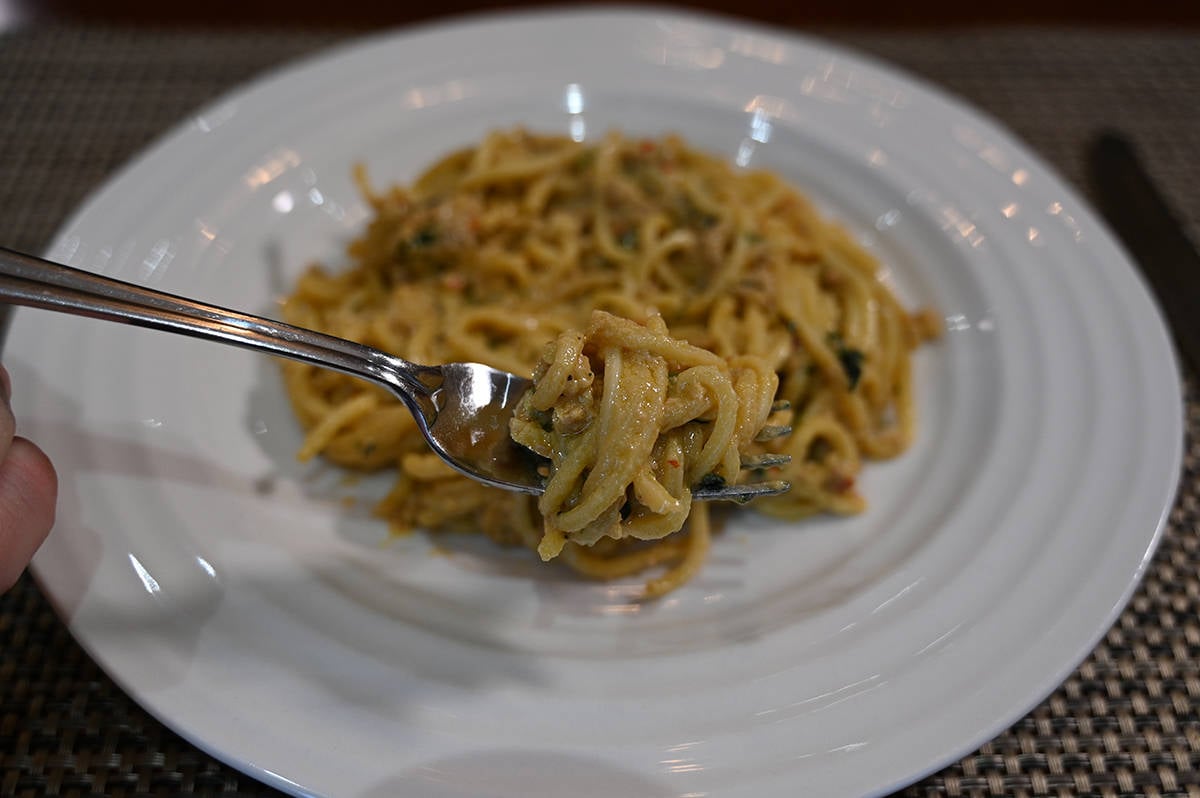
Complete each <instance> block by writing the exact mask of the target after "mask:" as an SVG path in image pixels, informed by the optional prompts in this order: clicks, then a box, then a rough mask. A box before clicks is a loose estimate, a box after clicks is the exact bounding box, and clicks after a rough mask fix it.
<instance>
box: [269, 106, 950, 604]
mask: <svg viewBox="0 0 1200 798" xmlns="http://www.w3.org/2000/svg"><path fill="white" fill-rule="evenodd" d="M355 178H356V180H357V181H358V183H359V185H360V188H361V190H362V191H363V193H364V195H365V196H366V198H367V200H368V202H369V203H370V205H371V207H372V209H373V211H374V217H373V219H372V221H371V222H370V223H369V225H368V227H367V229H366V231H365V233H364V234H363V235H362V237H360V238H359V239H357V240H356V241H354V242H353V243H352V244H351V245H350V247H349V250H348V252H349V256H350V258H351V259H352V261H353V267H352V268H350V269H348V270H346V271H342V272H338V273H332V272H328V271H325V270H323V269H321V268H320V267H313V268H311V269H310V270H309V271H308V272H307V273H306V274H305V275H304V276H303V277H302V278H301V279H300V280H299V281H298V282H297V284H296V287H295V290H294V292H293V293H292V295H291V296H290V297H288V298H287V300H286V302H285V304H284V313H285V317H286V318H287V320H288V321H290V322H292V323H295V324H299V325H302V326H307V327H312V328H314V329H318V330H322V331H325V332H328V333H331V334H333V335H338V336H341V337H345V338H350V339H352V340H356V341H360V342H362V343H365V344H368V345H371V346H377V347H379V348H382V349H385V350H388V351H392V352H395V353H397V354H400V355H402V356H404V357H406V358H408V359H410V360H414V361H417V362H422V363H445V362H451V361H476V362H483V363H487V364H489V365H492V366H496V367H498V368H502V369H505V370H508V371H513V372H516V373H518V374H523V375H527V376H533V378H534V388H533V390H531V391H530V393H529V394H527V395H526V396H525V397H524V398H523V399H522V402H521V404H520V406H519V407H518V411H517V415H516V417H515V418H514V422H513V428H512V435H513V437H514V439H515V440H517V441H518V442H520V443H522V444H523V445H526V446H528V447H529V448H531V449H533V450H534V451H537V452H539V453H541V454H543V455H544V456H546V457H548V458H549V459H550V461H551V467H550V474H549V477H548V482H547V488H546V492H545V494H544V495H543V496H541V497H538V498H537V499H534V498H531V497H528V496H523V495H520V494H515V493H508V492H505V491H500V490H497V489H493V488H487V487H484V486H483V485H480V484H478V483H475V482H473V481H472V480H469V479H467V478H465V477H462V476H459V475H458V474H456V473H455V472H454V471H452V470H451V469H450V468H448V467H446V466H445V465H444V464H442V463H441V461H440V460H438V458H437V457H436V455H433V454H432V453H430V452H429V450H428V447H427V446H426V445H425V443H424V441H423V439H422V438H421V436H420V434H419V432H418V430H417V428H416V425H415V423H414V422H413V420H412V419H411V417H409V416H408V413H407V411H406V410H405V409H404V408H403V406H402V405H401V404H400V403H399V402H398V400H396V399H394V398H393V397H391V396H389V395H388V394H387V393H386V392H385V391H383V390H381V389H379V388H377V387H375V386H371V385H368V384H365V383H363V382H361V381H358V380H355V379H353V378H350V377H347V376H345V375H341V374H338V373H335V372H331V371H324V370H321V369H317V368H313V367H311V366H306V365H303V364H299V363H294V362H285V363H283V368H284V372H285V380H286V384H287V388H288V393H289V396H290V398H291V401H292V405H293V408H294V410H295V412H296V414H297V417H298V418H299V420H300V422H301V423H302V424H303V425H304V427H305V428H306V429H307V430H308V437H307V440H306V441H305V444H304V446H303V448H302V454H303V455H304V456H313V455H315V454H318V453H319V454H321V455H322V456H324V457H325V458H327V459H329V460H330V461H332V462H334V463H337V464H339V465H341V466H345V467H348V468H354V469H361V470H374V469H380V468H395V469H397V471H398V478H397V480H396V483H395V486H394V488H393V490H392V491H391V493H390V494H389V495H388V497H387V498H386V499H384V501H383V502H382V503H381V504H380V505H379V507H378V508H377V511H378V512H379V514H380V515H381V516H382V517H384V518H386V519H387V520H388V522H389V524H390V526H391V528H392V529H393V530H394V531H397V532H399V531H404V530H409V529H413V528H417V527H421V528H426V529H437V530H456V529H457V530H465V531H482V532H484V533H485V534H487V535H488V536H489V537H491V538H492V539H494V540H496V541H498V542H501V543H506V544H514V545H523V546H526V547H529V548H531V549H536V550H537V551H538V552H539V553H540V554H541V555H542V557H543V558H544V559H551V558H555V557H557V558H558V559H560V560H561V561H562V562H565V563H566V564H567V565H568V566H570V567H571V568H573V569H575V570H577V571H578V572H580V573H581V574H583V575H585V576H588V577H592V578H596V579H614V578H623V577H626V576H630V575H633V574H640V573H643V572H645V571H647V570H649V569H657V570H658V571H659V572H658V573H656V574H651V575H650V577H649V578H648V581H647V582H646V586H645V590H644V595H645V596H647V597H650V596H657V595H662V594H663V593H666V592H669V591H670V590H672V589H674V588H676V587H678V586H679V585H680V584H682V583H683V582H684V581H686V580H687V579H689V578H690V577H691V576H693V575H694V574H695V573H696V572H697V570H699V568H700V567H701V566H702V564H703V561H704V559H705V557H706V554H707V551H708V548H709V544H710V537H711V533H712V531H713V530H714V528H715V527H714V524H715V519H714V518H713V517H712V513H711V511H710V508H709V507H708V505H707V504H706V503H704V502H694V503H693V502H692V500H691V489H692V487H694V486H695V485H697V484H700V483H701V482H702V481H706V480H708V481H711V480H718V481H720V482H728V483H732V482H734V481H736V480H738V479H739V474H740V471H741V462H742V459H743V458H745V457H748V456H752V455H755V454H764V453H783V454H788V455H791V457H792V462H791V463H790V464H788V465H786V466H783V467H781V468H779V469H778V473H772V474H771V477H772V478H779V479H786V480H788V481H790V482H791V483H792V486H793V487H792V489H791V491H789V492H788V493H787V494H784V495H782V496H777V497H771V498H765V499H758V500H756V501H755V502H754V503H753V505H752V506H753V507H754V509H757V510H759V511H761V512H765V513H769V514H772V515H775V516H779V517H784V518H797V517H800V516H804V515H808V514H812V513H818V512H833V513H842V514H849V513H857V512H860V511H861V510H862V509H863V507H864V502H863V499H862V497H861V496H860V495H859V494H858V493H857V492H856V490H855V479H856V476H857V474H858V471H859V469H860V467H861V462H862V460H863V459H864V458H868V459H873V458H887V457H894V456H896V455H897V454H899V453H901V452H902V451H904V449H905V448H907V446H908V445H909V444H910V442H911V441H912V438H913V433H914V428H915V413H914V407H913V396H912V385H911V362H910V355H911V353H912V351H913V350H914V349H915V348H916V347H917V346H918V345H919V344H920V342H921V341H923V340H926V339H928V338H932V337H935V336H936V335H937V334H938V332H939V327H938V324H937V321H936V319H935V318H934V316H933V315H932V314H931V313H929V312H927V311H925V312H920V313H916V314H910V313H909V312H907V311H906V310H905V309H904V308H903V307H902V306H901V305H900V303H899V302H898V300H897V299H896V298H895V297H894V296H893V295H892V294H891V293H890V291H889V290H888V289H887V287H886V286H885V285H884V284H883V283H882V282H881V281H880V279H879V265H878V264H877V263H876V262H875V261H874V260H873V259H872V258H871V257H870V256H869V255H868V254H867V253H866V252H864V251H863V250H862V248H861V247H859V246H858V245H857V244H856V243H855V242H854V241H853V239H852V238H851V237H850V236H849V235H848V234H847V233H846V232H844V231H843V230H842V229H841V228H839V227H836V226H834V225H832V224H830V223H828V222H827V221H825V220H824V219H822V218H821V217H820V216H819V215H818V213H817V212H816V211H815V209H814V208H813V206H812V205H811V204H810V203H809V202H808V201H807V200H806V199H805V198H804V197H802V196H801V195H800V194H798V193H797V192H796V191H795V190H794V189H792V188H790V187H789V186H787V185H786V184H785V183H783V182H782V181H781V180H779V179H778V178H777V177H775V176H773V175H770V174H767V173H765V172H751V171H741V170H737V169H735V168H733V167H731V166H729V165H728V164H726V163H724V162H723V161H720V160H719V159H716V158H714V157H711V156H708V155H705V154H702V153H699V152H697V151H695V150H693V149H691V148H689V147H688V146H686V145H685V144H684V142H683V141H682V140H681V139H679V138H678V137H666V138H663V139H661V140H646V139H635V138H628V137H624V136H621V135H619V134H616V133H612V134H609V135H608V136H606V137H605V138H604V139H603V140H602V141H600V142H598V143H596V144H592V145H586V144H582V143H578V142H574V141H571V140H570V139H567V138H562V137H554V136H541V135H534V134H530V133H528V132H526V131H524V130H520V129H517V130H511V131H501V132H495V133H492V134H490V135H489V136H487V137H486V138H485V139H484V141H482V142H481V143H480V144H479V145H478V146H477V147H473V148H470V149H467V150H463V151H460V152H457V153H454V154H452V155H450V156H448V157H447V158H444V159H443V160H442V161H440V162H439V163H437V164H435V165H434V166H433V167H432V168H430V169H429V170H428V171H426V172H425V173H424V174H423V175H422V176H421V177H420V178H419V179H418V180H417V181H416V183H415V184H414V185H413V186H411V187H408V188H405V187H399V186H393V187H390V188H388V189H386V190H385V191H382V192H377V191H376V190H374V189H373V188H372V187H371V186H370V185H369V184H368V182H367V180H366V177H365V173H364V172H363V170H362V169H361V168H359V169H357V170H356V172H355ZM785 426H790V427H791V432H790V434H785V435H782V436H778V437H773V438H771V437H770V436H769V434H760V433H763V428H764V427H767V428H778V427H785ZM663 569H665V570H663Z"/></svg>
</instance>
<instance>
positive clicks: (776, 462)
mask: <svg viewBox="0 0 1200 798" xmlns="http://www.w3.org/2000/svg"><path fill="white" fill-rule="evenodd" d="M790 462H792V456H791V455H790V454H773V453H767V454H752V455H747V456H746V457H743V458H742V468H744V469H747V470H749V471H756V470H758V469H760V468H772V467H774V466H781V465H787V464H788V463H790Z"/></svg>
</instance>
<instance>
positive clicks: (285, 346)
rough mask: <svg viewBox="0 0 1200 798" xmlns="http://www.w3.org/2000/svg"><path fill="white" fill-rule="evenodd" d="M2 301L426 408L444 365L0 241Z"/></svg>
mask: <svg viewBox="0 0 1200 798" xmlns="http://www.w3.org/2000/svg"><path fill="white" fill-rule="evenodd" d="M0 302H7V303H9V304H13V305H26V306H29V307H37V308H43V309H45V310H54V311H58V312H60V313H69V314H72V315H77V316H88V317H91V318H97V319H105V320H107V321H116V322H121V323H124V324H132V325H135V326H138V327H148V328H150V329H153V330H162V331H166V332H174V333H180V334H182V335H189V336H192V337H196V338H204V339H207V340H210V341H218V342H221V343H226V344H233V345H235V346H240V347H244V348H246V349H253V350H256V351H259V352H265V353H268V354H272V355H278V356H280V357H286V358H290V359H292V360H299V361H301V362H304V363H310V364H312V365H315V366H322V367H326V368H332V369H336V370H338V371H341V372H344V373H346V374H350V375H351V376H355V377H361V378H363V379H366V380H371V381H373V382H377V383H382V384H384V385H386V386H387V387H389V388H391V389H392V390H393V391H396V392H397V393H399V394H400V395H401V397H402V398H404V399H405V401H406V403H407V404H408V406H409V408H410V409H412V410H413V411H414V412H418V413H423V412H424V411H423V408H422V407H421V403H420V401H419V397H425V396H428V395H429V394H430V393H431V392H432V390H433V389H434V388H436V384H435V381H436V378H437V377H438V375H439V371H438V369H436V368H433V367H427V366H420V365H417V364H415V363H410V362H408V361H407V360H404V359H402V358H398V357H395V356H393V355H389V354H387V353H386V352H383V351H381V350H379V349H375V348H373V347H369V346H364V345H363V344H359V343H355V342H354V341H348V340H346V339H344V338H337V337H335V336H332V335H326V334H325V333H320V332H316V331H315V330H307V329H304V328H302V327H296V326H294V325H291V324H287V323H285V322H279V321H272V320H271V319H267V318H263V317H261V316H255V315H253V314H250V313H242V312H240V311H236V310H229V309H227V308H222V307H218V306H216V305H209V304H206V303H203V302H198V301H196V300H193V299H187V298H185V297H180V296H176V295H174V294H168V293H165V292H162V291H155V290H154V289H151V288H146V287H144V286H140V285H135V284H133V283H127V282H124V281H122V280H115V279H113V278H111V277H104V276H102V275H99V274H94V273H92V272H86V271H83V270H81V269H74V268H71V267H70V266H63V265H61V264H58V263H53V262H51V261H48V260H44V259H42V258H38V257H34V256H33V255H27V254H25V253H21V252H15V251H13V250H9V249H4V248H3V247H0Z"/></svg>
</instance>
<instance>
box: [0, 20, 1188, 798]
mask: <svg viewBox="0 0 1200 798" xmlns="http://www.w3.org/2000/svg"><path fill="white" fill-rule="evenodd" d="M825 34H826V36H827V37H829V38H833V39H835V40H840V41H842V42H843V43H845V44H848V45H850V46H852V47H855V48H857V49H859V50H862V51H865V52H867V53H872V54H875V55H877V56H879V57H882V58H885V59H887V60H889V61H891V62H893V63H896V64H899V65H901V66H903V67H906V68H908V69H909V70H911V71H912V72H915V73H916V74H918V75H920V76H923V77H925V78H927V79H929V80H931V81H933V82H935V83H937V84H940V85H941V86H942V87H944V88H946V89H949V90H950V91H951V92H953V93H956V94H959V95H961V96H962V97H964V98H966V99H967V100H969V101H970V102H972V103H974V104H975V105H977V106H979V107H981V108H983V109H984V110H985V111H987V112H989V113H990V114H992V115H993V116H995V117H997V118H998V119H999V120H1001V121H1002V122H1003V123H1004V124H1006V125H1007V126H1008V127H1009V128H1011V129H1012V130H1014V131H1015V132H1016V133H1018V134H1019V135H1020V136H1022V137H1023V138H1025V139H1026V140H1027V141H1028V142H1029V143H1030V144H1031V145H1032V146H1033V147H1034V148H1035V149H1036V150H1037V151H1038V152H1040V153H1041V155H1042V156H1043V157H1044V158H1045V159H1046V160H1048V161H1049V162H1050V163H1051V164H1053V165H1054V166H1055V167H1057V168H1058V170H1059V171H1060V172H1061V173H1062V174H1063V175H1064V176H1065V177H1066V178H1067V179H1068V180H1070V181H1072V182H1074V183H1075V184H1076V185H1077V186H1079V187H1081V188H1082V189H1084V190H1085V191H1086V182H1085V180H1084V152H1085V148H1086V145H1087V143H1088V142H1089V141H1090V139H1091V137H1092V136H1093V135H1094V134H1095V133H1096V131H1098V130H1099V129H1101V128H1104V127H1109V126H1114V125H1118V126H1120V127H1122V128H1123V129H1124V130H1125V131H1127V132H1128V133H1129V134H1130V135H1131V136H1132V138H1133V139H1134V141H1135V142H1136V144H1137V145H1138V147H1139V148H1140V149H1141V150H1142V153H1143V156H1144V158H1145V160H1146V162H1147V166H1148V168H1149V169H1150V171H1151V172H1152V173H1153V174H1154V176H1155V177H1156V178H1158V179H1159V181H1160V182H1161V184H1162V185H1163V187H1164V189H1165V190H1166V193H1167V194H1168V196H1169V198H1170V199H1171V200H1172V201H1173V203H1174V204H1175V206H1176V208H1177V209H1178V210H1179V212H1180V215H1181V216H1182V217H1183V218H1184V220H1185V221H1186V223H1187V224H1188V225H1189V226H1190V228H1191V232H1192V233H1193V234H1197V238H1200V166H1198V164H1200V36H1196V35H1189V34H1181V33H1175V32H1169V31H1161V32H1137V33H1119V32H1113V31H1108V32H1097V31H1091V32H1089V31H1070V32H1068V31H1037V30H1003V31H985V30H961V31H949V32H946V31H942V32H937V33H903V34H899V33H869V34H868V33H854V32H848V31H827V32H825ZM344 36H345V34H338V33H332V32H330V33H316V32H308V33H295V32H289V33H281V32H266V31H244V30H243V31H238V32H221V31H201V32H196V31H191V32H164V31H147V30H139V31H133V30H103V29H102V30H97V29H75V28H44V29H32V30H24V31H18V32H15V33H9V34H7V35H4V36H0V242H3V243H4V244H6V245H8V246H11V247H14V248H18V249H25V250H30V251H38V250H40V249H41V248H42V247H43V246H44V245H45V244H46V243H47V242H48V241H49V239H50V237H51V235H52V234H53V232H54V230H55V229H56V228H57V227H58V225H60V224H61V223H62V222H63V221H64V219H65V218H66V216H67V215H68V214H69V213H70V212H71V210H72V209H73V208H74V207H75V206H76V205H77V204H78V203H79V202H80V201H81V200H82V199H83V198H84V197H85V196H86V195H87V193H88V192H89V191H91V190H92V189H94V188H95V187H97V186H98V185H99V184H100V182H101V181H102V180H103V179H104V178H105V177H107V176H108V175H110V174H111V173H112V172H113V171H114V170H115V169H117V168H118V167H119V166H120V165H121V164H122V163H124V162H125V161H126V160H127V159H128V158H129V157H131V156H132V155H133V154H135V153H136V152H137V151H138V150H139V149H140V148H141V147H143V146H145V145H146V144H147V143H149V142H150V141H152V140H153V139H154V138H156V137H157V136H158V135H160V134H161V133H162V132H163V131H165V130H167V129H169V128H170V127H171V126H172V125H173V124H175V123H177V122H179V121H180V120H183V119H185V118H186V117H187V116H188V115H189V113H191V112H194V111H195V110H196V109H197V107H198V106H200V105H202V104H203V103H205V102H206V101H208V100H210V99H213V98H214V97H216V96H217V95H219V94H220V93H221V92H223V91H224V90H226V89H228V88H229V87H231V86H233V85H234V84H236V83H238V82H240V81H242V80H245V79H247V78H249V77H252V76H254V75H256V74H258V73H260V72H261V71H262V70H264V69H267V68H270V67H272V66H275V65H278V64H281V63H283V62H285V61H287V60H289V59H291V58H293V57H296V56H300V55H302V54H306V53H310V52H313V51H315V50H317V49H319V48H321V47H323V46H325V45H329V44H332V43H334V42H336V41H338V40H340V39H342V38H344ZM1191 385H1192V383H1191V382H1190V381H1189V388H1188V390H1187V392H1186V396H1185V399H1186V401H1187V408H1188V416H1187V429H1188V439H1187V449H1186V452H1187V456H1186V463H1185V473H1184V474H1183V482H1182V488H1181V492H1180V496H1179V499H1178V501H1177V502H1176V505H1175V507H1174V509H1173V511H1172V513H1171V516H1170V522H1169V525H1168V527H1167V530H1166V533H1165V536H1164V538H1163V541H1162V545H1161V548H1160V549H1159V551H1158V553H1157V555H1156V557H1155V559H1154V561H1153V563H1152V564H1151V567H1150V568H1149V571H1148V573H1147V575H1146V579H1145V581H1144V583H1143V584H1142V586H1141V587H1140V589H1139V590H1138V591H1137V593H1136V595H1135V597H1134V598H1133V601H1132V602H1131V604H1130V606H1129V608H1128V609H1127V610H1126V612H1125V613H1124V614H1123V615H1122V616H1121V618H1120V620H1119V621H1118V623H1117V624H1116V625H1115V626H1114V627H1113V628H1112V629H1111V630H1110V631H1109V633H1108V634H1107V635H1106V636H1105V638H1104V640H1103V641H1102V642H1101V643H1100V644H1099V646H1098V647H1097V648H1096V649H1095V651H1094V652H1093V653H1092V654H1091V656H1090V657H1089V658H1088V659H1087V661H1086V662H1085V663H1084V664H1083V665H1082V666H1081V667H1080V668H1079V669H1078V670H1077V671H1076V672H1075V673H1074V674H1073V675H1071V677H1070V678H1069V679H1068V680H1067V681H1066V682H1065V683H1064V684H1063V685H1062V686H1061V687H1060V688H1059V689H1058V690H1057V691H1055V692H1054V694H1053V695H1052V696H1051V697H1050V698H1048V699H1047V700H1046V701H1045V702H1043V703H1042V704H1041V705H1040V706H1038V707H1037V708H1036V709H1035V710H1034V711H1032V712H1031V713H1029V714H1028V715H1027V716H1026V717H1025V718H1023V719H1022V720H1021V721H1019V722H1018V723H1017V724H1016V725H1014V726H1013V727H1012V728H1011V729H1009V730H1008V731H1006V732H1004V733H1003V734H1001V735H1000V736H999V737H998V738H996V739H995V740H994V741H992V742H991V743H989V744H987V745H985V746H984V747H983V748H982V749H980V750H979V751H978V752H976V753H974V754H971V755H970V756H967V757H966V758H964V759H963V760H961V761H960V762H958V763H956V764H954V765H953V766H951V767H949V768H947V769H945V770H944V771H942V772H940V773H937V774H934V775H932V776H930V777H928V778H926V779H925V780H923V781H921V782H920V783H918V784H916V785H914V786H912V787H910V788H908V789H906V790H905V791H903V792H902V793H901V795H904V796H941V795H948V796H959V795H970V796H992V795H1005V796H1025V795H1031V796H1032V795H1051V796H1126V795H1129V796H1132V795H1146V796H1191V797H1192V798H1200V621H1198V612H1200V528H1198V525H1197V521H1198V514H1197V494H1198V493H1200V473H1198V470H1200V397H1198V395H1197V393H1196V391H1195V390H1194V389H1193V388H1192V387H1190V386H1191ZM19 413H20V408H18V415H19ZM179 794H185V795H191V794H198V795H212V796H223V795H237V796H245V795H278V794H279V793H276V792H275V791H274V790H272V789H270V788H268V787H265V786H264V785H262V784H259V783H258V782H256V781H255V780H253V779H251V778H249V777H247V776H245V775H242V774H240V773H238V772H237V771H235V770H233V769H232V768H230V767H227V766H225V765H223V764H220V763H219V762H217V761H215V760H214V759H212V758H211V757H209V756H207V755H205V754H203V753H201V752H200V751H198V750H197V749H196V748H194V747H193V746H191V745H190V744H188V743H186V742H185V741H183V740H182V739H180V738H179V737H178V736H176V735H175V734H174V733H172V732H170V731H169V730H167V729H166V728H165V727H163V726H162V725H161V724H160V723H158V722H157V721H155V720H154V719H153V718H151V717H150V716H149V715H147V714H146V712H144V711H143V710H142V709H141V708H140V707H138V706H137V704H135V703H134V702H133V701H132V700H131V699H130V698H129V697H128V696H126V695H125V693H123V692H122V691H121V690H120V689H119V688H118V687H117V686H116V685H114V684H113V682H112V681H111V680H110V679H108V677H106V676H105V675H104V674H103V673H102V672H101V671H100V669H99V668H98V667H97V666H96V664H95V663H94V662H93V661H92V660H91V659H90V658H89V657H88V656H87V655H86V654H85V653H84V652H83V651H82V650H81V649H80V647H79V646H78V645H77V644H76V643H75V642H74V640H73V639H72V638H71V636H70V635H69V633H68V632H67V630H66V628H65V627H64V625H63V624H62V622H60V621H59V620H58V618H57V617H56V616H55V615H54V613H53V611H52V610H51V608H50V606H49V604H48V603H47V601H46V600H45V598H44V597H43V596H42V595H41V593H40V592H39V590H38V588H37V586H36V585H35V584H34V583H33V581H32V580H31V579H30V578H28V577H25V578H23V579H22V580H21V582H20V583H19V584H18V585H17V586H16V588H14V589H13V590H11V591H9V592H8V593H7V594H5V595H3V596H0V796H10V795H11V796H43V795H69V796H99V795H110V796H146V795H179Z"/></svg>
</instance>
